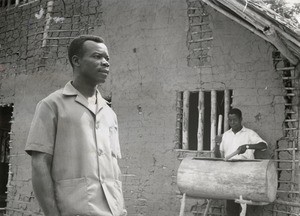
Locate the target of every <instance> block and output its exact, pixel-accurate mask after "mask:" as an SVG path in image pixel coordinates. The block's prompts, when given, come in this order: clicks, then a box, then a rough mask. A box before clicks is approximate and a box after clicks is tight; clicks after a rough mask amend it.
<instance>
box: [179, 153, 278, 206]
mask: <svg viewBox="0 0 300 216" xmlns="http://www.w3.org/2000/svg"><path fill="white" fill-rule="evenodd" d="M177 185H178V188H179V190H180V192H181V193H186V194H187V195H188V196H190V197H196V198H211V199H239V198H240V196H242V198H243V199H244V200H251V201H255V202H267V203H271V202H273V201H274V200H275V198H276V192H277V172H276V167H275V162H274V161H272V160H230V161H224V160H223V159H217V158H185V159H183V160H182V162H181V164H180V166H179V168H178V173H177Z"/></svg>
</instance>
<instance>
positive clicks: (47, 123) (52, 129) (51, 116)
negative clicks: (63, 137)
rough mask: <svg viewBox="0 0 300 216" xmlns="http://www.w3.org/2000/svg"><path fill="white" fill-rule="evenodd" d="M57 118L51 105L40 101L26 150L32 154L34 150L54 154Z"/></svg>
mask: <svg viewBox="0 0 300 216" xmlns="http://www.w3.org/2000/svg"><path fill="white" fill-rule="evenodd" d="M56 123H57V118H56V115H55V112H54V111H53V109H52V108H51V106H50V105H49V104H48V103H47V102H45V101H40V102H39V103H38V104H37V106H36V110H35V114H34V117H33V120H32V123H31V126H30V130H29V134H28V138H27V142H26V147H25V151H26V152H27V153H28V154H29V155H31V152H32V151H37V152H42V153H48V154H51V155H53V149H54V143H55V136H56Z"/></svg>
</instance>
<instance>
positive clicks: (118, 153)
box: [109, 113, 122, 158]
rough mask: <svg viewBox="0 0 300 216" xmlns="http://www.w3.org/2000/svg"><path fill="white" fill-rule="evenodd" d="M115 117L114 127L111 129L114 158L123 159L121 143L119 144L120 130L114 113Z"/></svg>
mask: <svg viewBox="0 0 300 216" xmlns="http://www.w3.org/2000/svg"><path fill="white" fill-rule="evenodd" d="M113 114H114V115H113V117H114V126H112V127H110V128H109V130H110V135H109V136H110V145H111V150H112V154H113V156H115V157H116V158H122V155H121V148H120V142H119V130H118V120H117V116H116V114H115V113H113Z"/></svg>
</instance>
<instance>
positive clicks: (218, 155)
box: [214, 135, 224, 158]
mask: <svg viewBox="0 0 300 216" xmlns="http://www.w3.org/2000/svg"><path fill="white" fill-rule="evenodd" d="M221 142H222V135H217V136H216V137H215V143H216V146H215V149H214V154H215V157H216V158H223V157H224V152H222V151H220V144H221Z"/></svg>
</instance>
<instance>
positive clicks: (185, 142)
mask: <svg viewBox="0 0 300 216" xmlns="http://www.w3.org/2000/svg"><path fill="white" fill-rule="evenodd" d="M189 103H190V92H189V91H184V92H183V116H182V149H183V150H188V149H189V137H188V132H189Z"/></svg>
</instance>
